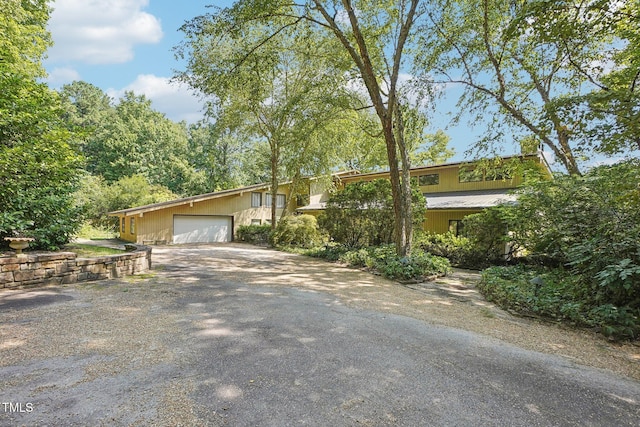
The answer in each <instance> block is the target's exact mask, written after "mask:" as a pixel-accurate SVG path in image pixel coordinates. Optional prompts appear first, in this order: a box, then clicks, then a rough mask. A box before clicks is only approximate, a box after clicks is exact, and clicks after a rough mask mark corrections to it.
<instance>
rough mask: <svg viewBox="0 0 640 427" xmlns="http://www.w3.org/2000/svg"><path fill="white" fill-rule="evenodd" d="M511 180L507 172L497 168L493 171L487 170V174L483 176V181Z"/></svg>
mask: <svg viewBox="0 0 640 427" xmlns="http://www.w3.org/2000/svg"><path fill="white" fill-rule="evenodd" d="M511 178H512V177H511V174H510V173H509V171H506V170H504V169H502V168H499V169H494V170H488V171H487V173H486V174H485V177H484V180H485V181H506V180H508V179H511Z"/></svg>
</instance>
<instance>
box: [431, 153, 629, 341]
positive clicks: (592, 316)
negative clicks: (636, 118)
mask: <svg viewBox="0 0 640 427" xmlns="http://www.w3.org/2000/svg"><path fill="white" fill-rule="evenodd" d="M638 182H640V160H638V159H631V160H627V161H624V162H621V163H618V164H615V165H611V166H600V167H596V168H594V169H592V170H590V171H589V172H588V173H587V174H586V175H585V176H583V177H580V176H566V175H558V176H556V177H555V179H554V180H552V181H546V180H533V181H531V182H529V183H528V184H527V185H525V186H523V187H522V188H521V189H520V190H519V191H518V193H519V197H518V203H517V204H516V205H510V206H502V207H499V208H496V209H491V210H487V211H485V212H483V213H481V214H478V215H474V216H471V217H469V219H468V220H465V231H466V232H469V235H468V238H469V241H470V242H471V246H472V247H473V248H476V249H477V248H480V247H484V248H492V247H496V248H497V247H499V246H500V245H502V244H503V243H505V242H506V243H507V244H509V246H510V247H512V248H513V249H514V251H515V252H514V254H516V255H520V256H521V259H520V260H521V261H523V262H527V263H528V264H530V265H529V266H527V267H518V268H505V269H502V270H501V269H497V268H496V269H489V270H487V271H486V273H485V274H486V277H485V279H484V282H485V283H484V285H483V286H482V290H483V292H484V293H485V295H487V297H488V298H491V299H492V300H494V301H495V302H497V303H498V304H500V305H502V306H504V307H508V308H511V309H514V310H516V311H521V312H530V313H535V314H537V315H541V316H550V317H553V318H557V319H563V320H568V321H571V322H574V323H576V324H579V325H587V326H597V327H598V328H599V329H600V330H601V331H602V332H603V333H604V334H605V335H607V336H612V337H616V338H625V337H626V338H632V337H637V336H638V332H639V322H638V314H640V312H639V310H640V239H639V238H638V236H640V192H639V191H638ZM506 229H508V230H509V232H508V234H507V233H505V230H506ZM430 249H432V248H430ZM484 254H485V257H486V255H487V254H489V256H488V257H486V258H485V259H486V260H487V261H489V260H490V258H491V256H490V254H491V251H489V252H486V251H485V252H484ZM498 254H499V252H498V251H497V250H496V251H495V252H494V255H496V256H497V255H498ZM531 264H533V266H531ZM534 277H539V278H540V280H536V281H535V282H536V283H537V284H536V283H530V281H531V280H532V279H533V278H534Z"/></svg>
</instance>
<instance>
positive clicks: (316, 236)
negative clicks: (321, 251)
mask: <svg viewBox="0 0 640 427" xmlns="http://www.w3.org/2000/svg"><path fill="white" fill-rule="evenodd" d="M323 241H324V238H323V236H322V234H321V233H320V231H319V230H318V222H317V220H316V217H314V216H313V215H294V216H292V215H289V216H285V217H284V218H282V219H280V221H278V225H277V226H276V228H275V230H274V231H273V233H272V234H271V243H272V244H273V245H274V246H295V247H301V248H313V247H316V246H318V245H320V244H322V242H323Z"/></svg>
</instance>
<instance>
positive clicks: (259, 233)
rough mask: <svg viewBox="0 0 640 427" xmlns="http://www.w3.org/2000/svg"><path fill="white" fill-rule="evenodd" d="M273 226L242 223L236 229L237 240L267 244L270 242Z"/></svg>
mask: <svg viewBox="0 0 640 427" xmlns="http://www.w3.org/2000/svg"><path fill="white" fill-rule="evenodd" d="M270 235H271V226H270V225H269V224H266V225H256V224H252V225H241V226H239V227H238V230H237V231H236V240H238V241H240V242H246V243H253V244H265V243H268V242H269V236H270Z"/></svg>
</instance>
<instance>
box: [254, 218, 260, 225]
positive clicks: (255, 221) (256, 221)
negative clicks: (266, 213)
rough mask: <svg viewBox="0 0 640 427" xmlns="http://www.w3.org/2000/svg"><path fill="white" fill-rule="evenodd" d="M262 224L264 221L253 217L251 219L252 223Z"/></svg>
mask: <svg viewBox="0 0 640 427" xmlns="http://www.w3.org/2000/svg"><path fill="white" fill-rule="evenodd" d="M260 224H262V221H261V220H259V219H252V220H251V225H260Z"/></svg>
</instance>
